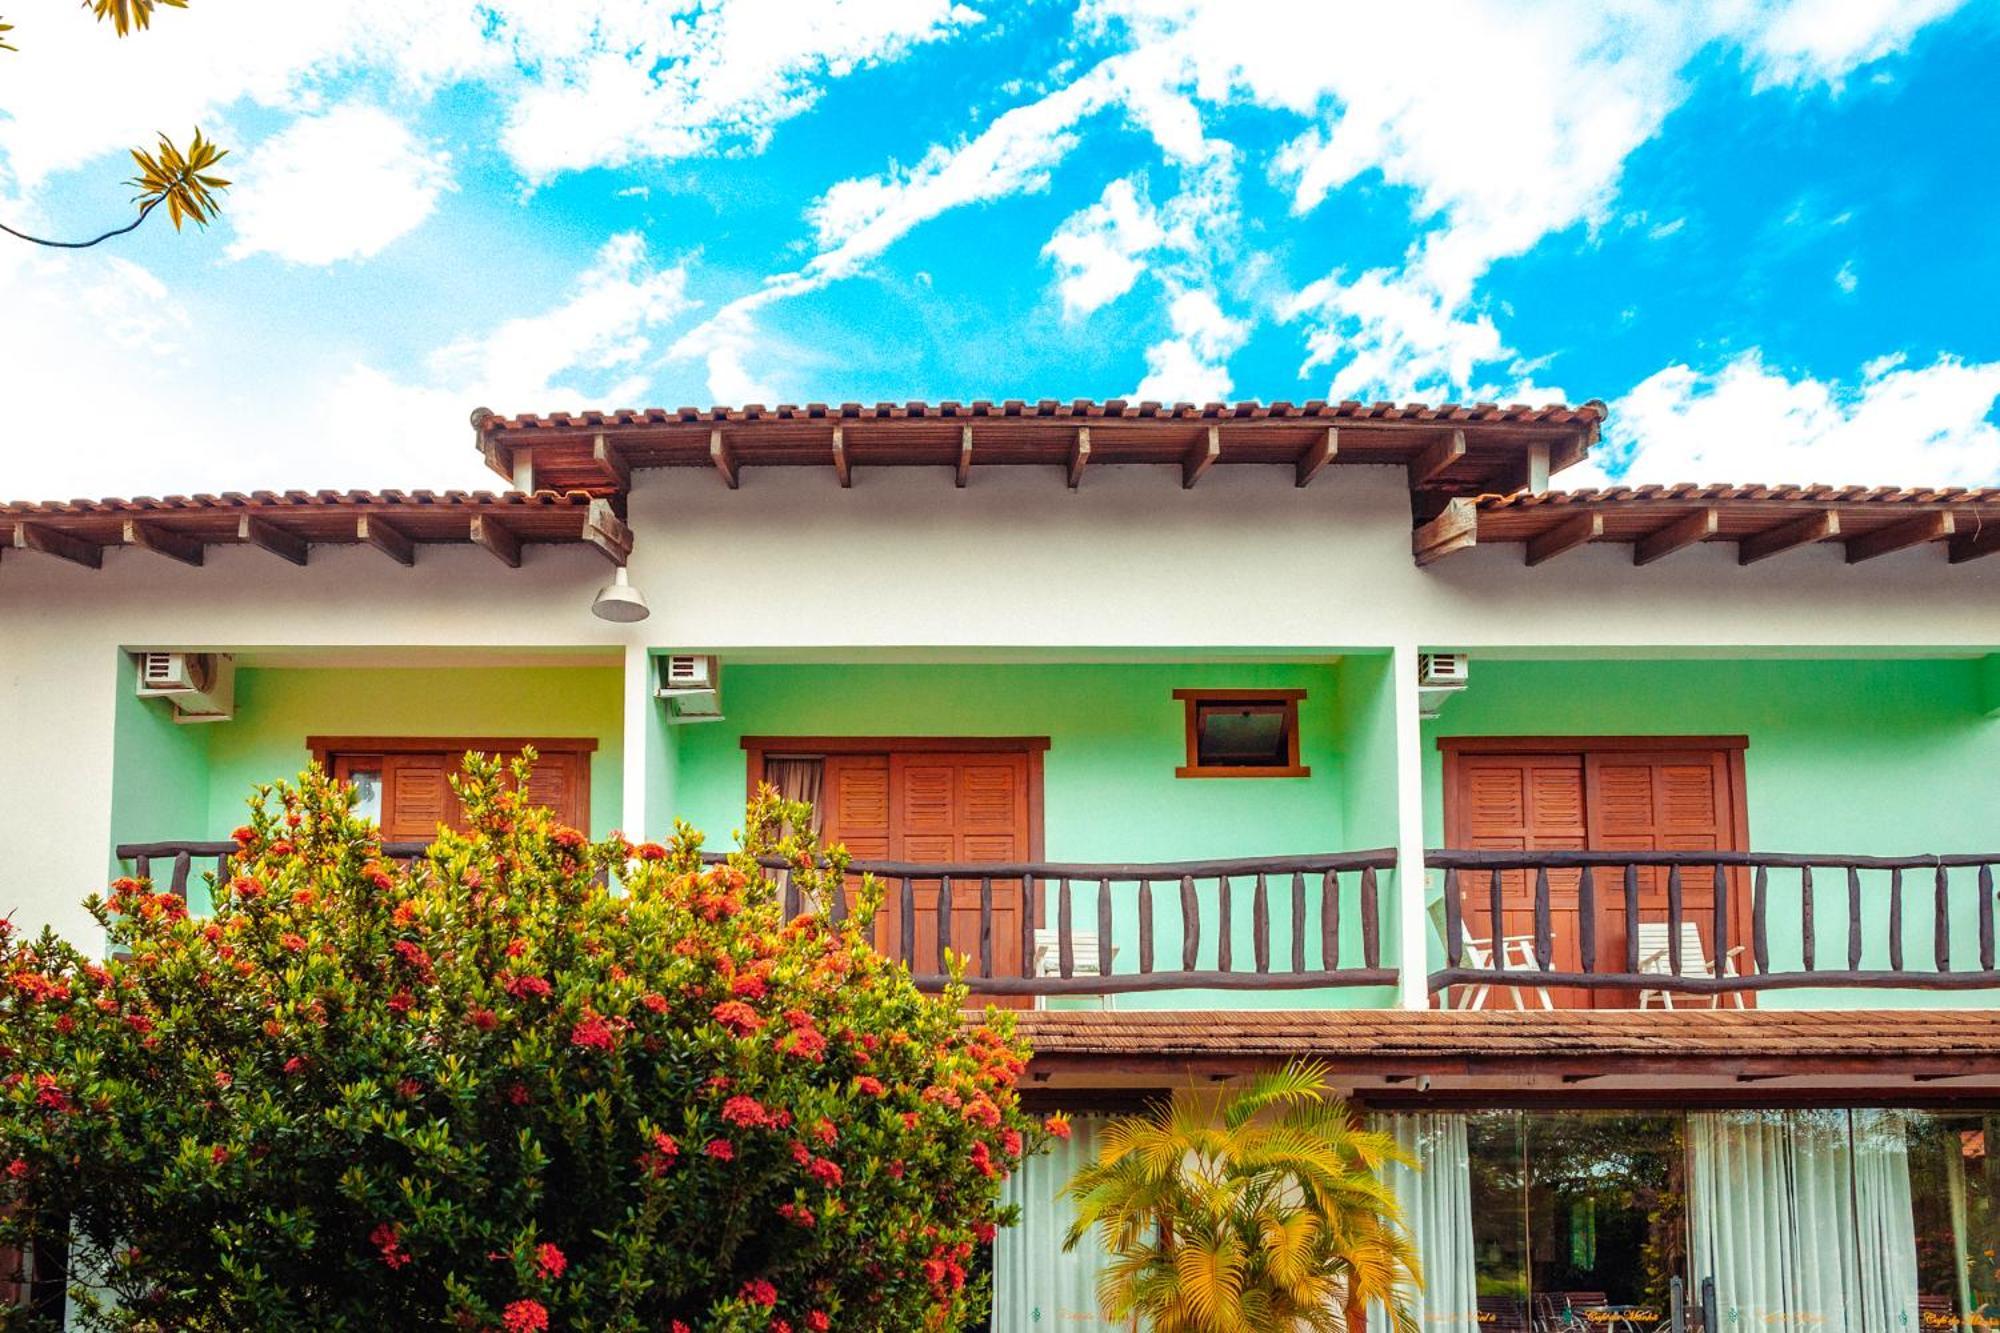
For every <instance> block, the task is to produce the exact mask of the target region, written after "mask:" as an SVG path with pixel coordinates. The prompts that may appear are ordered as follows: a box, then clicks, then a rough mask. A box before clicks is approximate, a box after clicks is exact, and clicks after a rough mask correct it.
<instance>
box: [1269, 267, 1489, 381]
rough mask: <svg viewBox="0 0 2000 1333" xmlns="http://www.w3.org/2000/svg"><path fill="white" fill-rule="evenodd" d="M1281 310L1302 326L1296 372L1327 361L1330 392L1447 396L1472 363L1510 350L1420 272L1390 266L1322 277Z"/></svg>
mask: <svg viewBox="0 0 2000 1333" xmlns="http://www.w3.org/2000/svg"><path fill="white" fill-rule="evenodd" d="M1283 313H1284V315H1285V317H1287V318H1299V319H1303V320H1304V321H1305V324H1306V357H1305V361H1304V363H1303V364H1301V365H1300V367H1299V374H1300V375H1302V376H1303V375H1306V374H1308V373H1310V372H1311V371H1313V370H1315V369H1317V368H1319V367H1322V366H1329V365H1330V366H1334V367H1335V370H1334V374H1333V382H1332V384H1331V385H1330V386H1329V388H1328V390H1327V394H1328V396H1329V397H1332V398H1362V397H1369V398H1377V397H1386V398H1400V399H1415V398H1420V399H1427V400H1430V401H1436V400H1438V399H1443V398H1450V397H1452V396H1454V395H1456V394H1460V393H1463V392H1465V391H1466V388H1467V387H1468V386H1470V385H1471V384H1472V383H1473V382H1474V380H1475V379H1476V377H1477V375H1478V367H1480V366H1482V365H1487V364H1491V363H1493V362H1497V361H1500V360H1503V359H1505V358H1506V357H1508V356H1510V355H1511V353H1510V352H1509V350H1508V348H1507V347H1506V345H1505V344H1503V343H1502V342H1501V340H1500V331H1499V329H1497V328H1496V327H1494V324H1493V321H1492V320H1491V319H1490V318H1488V317H1487V316H1486V315H1484V314H1472V313H1469V312H1468V311H1466V310H1465V309H1464V308H1463V307H1462V306H1461V305H1459V304H1458V303H1455V302H1453V301H1451V300H1450V299H1449V298H1447V297H1446V296H1445V295H1444V294H1443V293H1441V292H1439V291H1438V290H1437V289H1436V288H1434V287H1432V286H1431V285H1430V283H1429V282H1428V281H1426V280H1425V279H1424V278H1423V277H1422V276H1421V275H1418V274H1411V273H1405V272H1399V271H1396V270H1393V269H1371V270H1369V271H1368V272H1366V273H1363V274H1362V275H1361V276H1360V277H1358V278H1355V279H1353V280H1352V281H1347V280H1345V279H1343V278H1342V277H1341V276H1340V275H1338V274H1335V275H1333V276H1330V277H1326V278H1322V279H1320V280H1319V281H1317V282H1314V283H1311V284H1309V285H1308V286H1306V287H1305V288H1304V289H1303V290H1302V291H1300V292H1299V294H1298V295H1297V296H1296V297H1295V298H1293V300H1292V302H1291V303H1290V304H1289V305H1288V306H1287V307H1286V308H1285V310H1284V311H1283Z"/></svg>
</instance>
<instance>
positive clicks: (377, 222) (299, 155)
mask: <svg viewBox="0 0 2000 1333" xmlns="http://www.w3.org/2000/svg"><path fill="white" fill-rule="evenodd" d="M244 160H245V162H246V164H247V167H248V169H247V170H246V171H244V172H243V174H242V176H241V177H239V178H238V179H237V181H236V184H235V186H234V187H233V188H232V190H231V191H230V194H229V202H228V208H227V210H226V212H225V214H224V216H226V217H227V218H228V219H229V221H230V223H231V224H232V225H233V226H234V227H235V229H236V239H235V240H234V241H233V242H232V243H231V244H230V246H229V254H230V257H231V258H235V259H241V258H243V257H245V256H248V255H254V254H260V253H263V254H273V255H276V256H278V258H280V259H286V260H290V261H291V262H293V263H297V264H332V263H335V262H337V261H339V260H343V259H366V258H368V257H369V256H370V255H374V254H378V253H380V252H381V251H382V250H383V249H385V248H386V247H387V246H388V245H389V244H390V243H391V242H393V241H395V240H396V239H398V238H399V237H401V236H404V235H406V234H407V233H409V232H411V231H414V230H415V229H416V228H417V227H418V226H420V225H421V224H422V223H423V221H424V219H425V218H428V217H429V216H430V215H431V212H432V210H433V209H435V208H436V207H437V199H438V195H439V194H440V193H441V192H442V191H444V190H446V189H449V188H451V170H450V160H449V158H448V157H447V156H446V155H445V154H444V153H442V152H440V151H438V150H436V149H432V148H427V147H425V146H424V145H423V144H421V143H419V142H418V140H417V139H416V137H415V136H414V135H412V134H411V133H410V131H409V129H408V128H407V127H405V126H404V124H403V123H402V122H401V121H400V120H397V119H396V118H395V117H394V116H391V115H390V114H389V113H388V112H386V111H383V110H382V109H381V108H380V107H376V106H371V105H369V104H367V103H364V102H352V103H348V104H346V105H343V106H338V107H335V108H334V109H333V110H331V111H328V112H326V113H325V114H323V115H317V116H307V117H303V118H301V119H299V120H295V121H293V122H292V123H291V125H290V126H288V127H287V128H286V129H284V130H283V131H281V132H280V133H278V134H275V135H273V136H272V137H271V138H269V139H266V140H264V142H262V143H260V144H258V145H257V146H256V148H255V149H254V150H253V151H251V152H250V153H248V154H246V156H245V159H244Z"/></svg>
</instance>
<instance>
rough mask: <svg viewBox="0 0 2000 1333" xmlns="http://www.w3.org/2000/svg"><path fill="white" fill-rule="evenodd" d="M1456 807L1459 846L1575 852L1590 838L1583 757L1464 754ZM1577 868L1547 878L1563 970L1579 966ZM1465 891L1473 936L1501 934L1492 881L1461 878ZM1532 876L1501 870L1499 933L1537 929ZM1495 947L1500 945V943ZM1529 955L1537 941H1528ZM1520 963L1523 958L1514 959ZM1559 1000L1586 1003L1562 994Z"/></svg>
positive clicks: (1555, 952)
mask: <svg viewBox="0 0 2000 1333" xmlns="http://www.w3.org/2000/svg"><path fill="white" fill-rule="evenodd" d="M1457 778H1458V789H1457V793H1456V797H1455V799H1454V800H1453V801H1452V802H1451V804H1453V805H1454V806H1455V813H1456V814H1457V816H1458V823H1459V827H1458V828H1457V829H1456V830H1454V832H1453V836H1455V837H1458V838H1462V839H1464V841H1463V842H1460V843H1456V844H1455V845H1457V846H1463V847H1468V848H1472V849H1475V850H1479V851H1509V852H1514V851H1576V850H1579V849H1581V848H1583V847H1584V846H1586V845H1588V842H1589V825H1588V820H1587V818H1586V812H1585V805H1584V763H1583V756H1581V755H1574V754H1547V755H1533V754H1524V755H1467V756H1464V757H1463V758H1462V759H1461V760H1460V762H1459V764H1458V766H1457ZM1576 883H1577V876H1576V874H1575V872H1573V871H1572V872H1567V873H1563V874H1558V875H1552V876H1551V877H1550V881H1549V928H1550V934H1551V936H1552V940H1551V943H1552V949H1551V953H1550V963H1551V965H1552V966H1554V967H1555V968H1556V969H1557V970H1559V971H1573V970H1576V969H1578V968H1579V967H1580V966H1581V957H1580V955H1579V953H1578V949H1577V944H1578V937H1579V922H1578V911H1577V894H1576ZM1460 884H1461V887H1462V890H1463V895H1464V906H1465V931H1466V934H1467V935H1468V936H1469V937H1472V938H1476V939H1484V940H1487V941H1492V940H1494V939H1495V938H1496V933H1495V932H1494V930H1493V928H1492V925H1491V923H1490V917H1491V915H1492V906H1491V904H1492V893H1491V880H1490V878H1489V877H1488V876H1486V875H1483V874H1467V875H1463V876H1461V877H1460ZM1534 887H1535V885H1534V877H1533V875H1532V874H1531V873H1530V872H1527V871H1510V872H1508V873H1506V874H1504V875H1503V876H1501V929H1500V931H1499V932H1498V937H1500V938H1505V937H1508V936H1516V937H1523V938H1526V939H1528V940H1530V941H1532V940H1533V938H1534V934H1535V899H1534ZM1496 947H1497V946H1496ZM1528 947H1529V950H1530V956H1532V950H1533V947H1534V946H1533V944H1532V943H1530V944H1529V946H1528ZM1509 961H1510V963H1516V964H1517V963H1518V962H1519V959H1518V957H1517V958H1514V959H1510V960H1509ZM1555 999H1556V1002H1557V1003H1558V1004H1561V1005H1564V1006H1566V1007H1567V1006H1574V1005H1578V1004H1588V1001H1587V1000H1585V999H1581V998H1580V997H1576V996H1573V995H1558V996H1556V997H1555Z"/></svg>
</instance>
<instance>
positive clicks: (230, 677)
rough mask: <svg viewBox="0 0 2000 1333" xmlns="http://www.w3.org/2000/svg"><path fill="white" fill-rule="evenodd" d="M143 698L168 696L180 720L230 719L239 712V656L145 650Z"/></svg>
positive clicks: (139, 658)
mask: <svg viewBox="0 0 2000 1333" xmlns="http://www.w3.org/2000/svg"><path fill="white" fill-rule="evenodd" d="M133 656H134V657H135V658H136V659H137V663H138V668H139V682H138V690H137V693H138V695H139V697H140V698H142V699H165V700H166V701H167V702H168V703H170V704H172V705H173V709H174V721H176V722H227V721H229V720H230V719H231V718H233V717H235V716H236V659H235V658H233V657H231V656H230V655H229V654H228V653H168V652H141V653H135V654H133Z"/></svg>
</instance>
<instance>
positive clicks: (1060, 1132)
mask: <svg viewBox="0 0 2000 1333" xmlns="http://www.w3.org/2000/svg"><path fill="white" fill-rule="evenodd" d="M1042 1128H1043V1129H1044V1130H1045V1131H1047V1132H1048V1133H1050V1134H1053V1135H1054V1136H1055V1137H1057V1138H1059V1139H1066V1138H1068V1137H1069V1134H1070V1126H1069V1117H1068V1116H1066V1115H1064V1114H1063V1113H1062V1112H1061V1111H1058V1112H1056V1113H1055V1114H1054V1115H1052V1116H1050V1117H1049V1118H1048V1119H1047V1120H1044V1121H1043V1122H1042Z"/></svg>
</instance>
